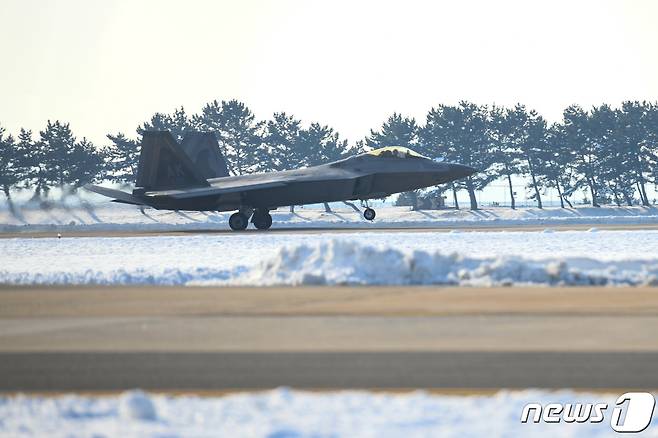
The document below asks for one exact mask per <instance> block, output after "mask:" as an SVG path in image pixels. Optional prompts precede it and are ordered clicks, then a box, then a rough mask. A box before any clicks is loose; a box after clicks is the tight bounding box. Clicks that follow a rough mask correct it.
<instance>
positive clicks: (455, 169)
mask: <svg viewBox="0 0 658 438" xmlns="http://www.w3.org/2000/svg"><path fill="white" fill-rule="evenodd" d="M450 172H451V173H452V174H453V175H454V176H455V178H466V177H467V176H471V175H473V174H474V173H477V169H474V168H472V167H470V166H464V165H463V164H451V165H450Z"/></svg>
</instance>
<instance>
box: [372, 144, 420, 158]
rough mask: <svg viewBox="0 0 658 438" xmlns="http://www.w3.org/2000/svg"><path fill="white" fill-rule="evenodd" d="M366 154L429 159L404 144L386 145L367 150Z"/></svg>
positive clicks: (381, 156)
mask: <svg viewBox="0 0 658 438" xmlns="http://www.w3.org/2000/svg"><path fill="white" fill-rule="evenodd" d="M366 155H372V156H374V157H380V158H425V159H429V158H427V157H426V156H424V155H421V154H419V153H418V152H416V151H412V150H411V149H409V148H405V147H402V146H386V147H384V148H379V149H374V150H372V151H370V152H366Z"/></svg>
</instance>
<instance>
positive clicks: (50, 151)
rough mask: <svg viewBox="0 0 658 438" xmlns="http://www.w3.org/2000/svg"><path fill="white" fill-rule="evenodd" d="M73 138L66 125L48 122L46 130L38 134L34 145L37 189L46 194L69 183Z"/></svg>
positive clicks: (73, 145) (57, 121) (58, 122)
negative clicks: (36, 165)
mask: <svg viewBox="0 0 658 438" xmlns="http://www.w3.org/2000/svg"><path fill="white" fill-rule="evenodd" d="M75 143H76V141H75V137H74V136H73V133H72V132H71V128H70V126H69V124H68V123H62V122H60V121H59V120H56V121H55V122H54V123H52V122H51V121H50V120H48V123H47V125H46V129H45V130H43V131H40V132H39V141H38V142H37V143H36V148H35V149H36V150H37V151H38V153H37V156H36V157H35V158H36V161H37V162H38V165H39V167H40V169H39V171H38V178H39V182H38V186H37V187H38V189H41V190H43V191H44V192H45V193H46V194H48V192H49V191H50V189H51V188H52V187H54V186H60V187H61V186H63V185H64V184H66V183H68V182H70V180H69V175H70V170H71V164H72V160H71V155H72V154H73V150H74V148H75Z"/></svg>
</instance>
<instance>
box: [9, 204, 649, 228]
mask: <svg viewBox="0 0 658 438" xmlns="http://www.w3.org/2000/svg"><path fill="white" fill-rule="evenodd" d="M334 208H335V212H334V213H325V212H324V211H323V209H321V208H318V207H305V208H303V207H297V209H296V212H295V213H290V212H289V211H288V209H279V210H276V211H274V212H272V216H273V219H274V224H273V227H274V228H290V227H341V226H349V227H363V228H372V227H401V226H409V227H412V226H413V227H432V226H443V227H446V226H447V227H458V226H460V225H477V224H481V225H489V226H514V225H528V224H535V225H547V226H548V225H561V224H646V223H650V224H658V208H645V207H602V208H592V207H582V208H577V209H560V208H547V209H543V210H540V209H537V208H524V209H518V210H511V209H509V208H490V209H482V210H478V211H471V210H468V209H462V210H432V211H410V209H409V208H408V207H390V206H385V207H382V208H377V218H376V219H375V221H374V222H372V223H371V222H368V221H366V220H365V219H363V217H362V216H361V214H360V213H357V212H356V211H354V210H352V209H351V208H349V207H347V206H346V205H343V204H335V205H334ZM229 216H230V213H206V212H204V213H199V212H171V211H158V210H153V209H146V210H145V215H144V214H141V213H140V211H139V208H137V207H135V206H130V205H124V204H116V203H110V202H101V203H97V204H91V203H86V204H84V205H76V206H69V207H66V208H65V207H63V206H61V205H60V206H58V207H53V208H49V209H42V208H36V206H34V205H33V206H32V207H28V206H22V207H20V208H18V210H17V211H16V212H15V213H14V214H12V213H11V211H10V210H9V209H7V208H6V207H5V208H0V232H16V231H43V230H46V231H47V230H53V231H54V230H60V231H67V230H78V231H84V230H87V231H92V230H95V231H102V230H112V231H118V230H124V231H130V230H141V231H146V230H199V229H228V225H227V223H228V217H229Z"/></svg>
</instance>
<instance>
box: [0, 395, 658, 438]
mask: <svg viewBox="0 0 658 438" xmlns="http://www.w3.org/2000/svg"><path fill="white" fill-rule="evenodd" d="M619 395H620V394H588V393H576V392H572V391H557V392H547V391H536V390H524V391H501V392H499V393H496V394H494V395H479V396H476V395H474V396H448V395H433V394H428V393H426V392H422V391H417V392H411V393H397V394H396V393H374V392H366V391H339V392H330V393H313V392H304V391H295V390H289V389H286V388H280V389H277V390H273V391H266V392H260V393H242V394H233V395H227V396H223V397H207V398H200V397H196V396H168V395H152V394H146V393H142V392H139V391H132V392H127V393H123V394H121V395H118V396H104V397H84V396H78V395H66V396H60V397H38V396H23V395H18V396H12V397H0V436H2V437H15V438H18V437H31V436H39V437H45V436H48V437H101V436H103V437H105V436H115V437H165V436H166V437H179V436H180V437H183V436H190V437H192V436H193V437H215V436H224V437H267V438H292V437H295V438H301V437H315V438H317V437H349V438H352V437H377V438H381V437H405V438H408V437H511V436H519V437H521V436H523V437H529V436H532V437H557V436H560V437H604V436H617V434H616V433H615V432H613V430H612V429H611V427H610V418H611V414H612V408H613V407H614V406H615V405H614V403H615V400H616V398H617V397H618V396H619ZM553 402H554V403H563V404H564V403H572V404H574V403H592V404H594V403H608V405H609V407H608V409H607V410H606V411H604V417H605V419H604V421H602V422H600V423H596V424H591V423H583V424H578V423H565V422H560V423H559V424H547V423H537V424H535V423H528V424H522V423H521V422H520V418H521V413H522V410H523V406H524V405H525V404H526V403H540V404H542V405H544V406H545V405H546V404H548V403H553ZM640 436H653V437H655V436H658V420H657V418H656V414H654V417H653V420H652V423H651V425H650V426H649V427H648V428H647V429H646V430H645V431H644V432H643V433H642V434H641V435H640Z"/></svg>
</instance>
